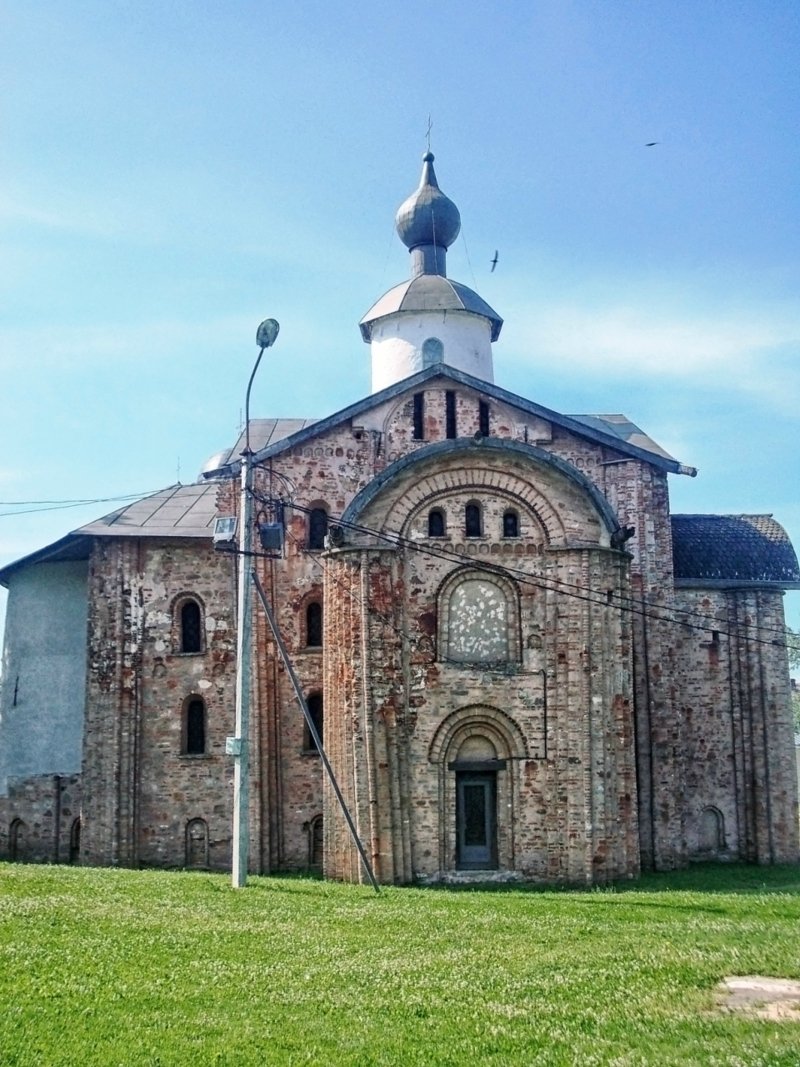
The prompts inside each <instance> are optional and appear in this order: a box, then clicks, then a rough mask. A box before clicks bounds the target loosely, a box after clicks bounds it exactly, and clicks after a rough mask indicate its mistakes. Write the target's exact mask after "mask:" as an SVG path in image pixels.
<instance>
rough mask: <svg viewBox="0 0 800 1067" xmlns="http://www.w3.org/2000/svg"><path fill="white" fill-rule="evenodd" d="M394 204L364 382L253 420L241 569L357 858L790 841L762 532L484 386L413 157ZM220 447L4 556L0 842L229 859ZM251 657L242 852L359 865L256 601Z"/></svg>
mask: <svg viewBox="0 0 800 1067" xmlns="http://www.w3.org/2000/svg"><path fill="white" fill-rule="evenodd" d="M396 226H397V233H398V236H399V237H400V240H401V241H402V242H403V243H404V244H405V245H406V246H407V248H408V249H409V252H410V260H411V264H410V277H409V278H408V279H407V280H406V281H403V282H401V283H400V284H399V285H397V286H395V287H394V288H392V289H390V290H389V292H387V293H385V294H384V295H383V296H382V297H380V299H379V300H378V301H377V302H376V303H375V304H374V305H373V306H372V307H371V308H370V310H369V311H368V312H367V313H366V315H365V316H364V318H363V319H362V320H361V323H360V324H359V325H360V330H361V335H362V338H363V340H364V342H366V343H367V344H368V345H369V348H370V353H371V361H372V392H371V394H370V395H369V396H367V397H365V398H363V399H361V400H358V401H357V402H355V403H353V404H351V405H350V406H349V407H347V408H345V409H344V410H342V411H339V412H336V413H334V414H332V415H329V416H327V417H325V418H322V419H319V420H316V421H312V420H303V419H297V420H288V419H254V420H252V421H251V422H250V425H249V441H250V445H251V448H252V450H253V453H254V454H253V464H254V471H253V475H254V489H253V513H254V523H255V527H256V529H255V532H254V543H255V544H256V545H259V546H260V544H261V542H260V540H259V536H258V534H259V531H260V530H261V528H262V527H264V526H269V527H270V528H271V530H272V532H273V533H274V531H275V529H276V528H277V529H278V531H279V534H280V536H279V541H282V547H281V548H280V550H279V551H261V550H260V548H259V552H258V554H257V555H256V556H254V568H255V571H256V574H257V576H258V579H259V582H260V583H261V586H262V587H263V590H264V591H265V594H266V597H267V598H268V600H269V602H270V603H271V605H272V607H273V610H274V613H275V616H276V619H277V624H278V627H279V629H280V633H281V636H282V638H283V641H284V642H285V644H286V646H287V649H288V654H289V657H290V660H291V663H292V666H293V668H294V671H295V673H296V675H297V677H298V679H299V681H300V685H301V687H302V691H303V694H304V696H305V699H306V702H307V705H308V709H309V712H310V715H311V718H312V720H313V722H314V723H315V725H316V727H317V730H318V732H319V734H320V735H321V738H322V742H323V747H324V750H325V752H326V754H327V756H328V758H329V760H330V763H331V766H332V768H333V770H334V772H335V775H336V779H337V781H338V783H339V786H340V788H341V792H342V794H343V796H344V799H345V801H346V803H347V806H348V809H349V811H350V813H351V815H352V818H353V821H354V824H355V826H356V828H357V831H358V835H359V837H360V839H361V841H362V842H363V844H364V848H365V850H366V854H367V855H368V857H369V860H370V863H371V866H372V868H373V870H374V872H375V875H376V877H377V879H378V880H379V881H381V882H384V883H413V882H417V881H419V882H432V881H470V880H473V881H488V880H515V879H516V880H520V881H531V882H539V883H576V884H589V883H595V882H598V883H601V882H607V881H609V880H612V879H621V878H627V877H634V876H636V875H637V874H638V873H639V872H640V871H641V870H642V869H643V868H645V869H655V870H669V869H673V868H676V867H680V866H683V865H685V864H687V863H688V862H690V861H692V860H695V859H704V860H709V859H715V860H720V861H724V860H734V859H738V860H746V861H751V862H754V863H760V864H771V863H788V862H796V861H797V860H798V859H799V858H800V853H799V852H798V807H797V776H796V769H795V756H794V742H793V730H792V721H791V712H790V692H789V677H788V668H787V658H786V648H785V640H784V614H783V600H782V597H783V592H784V591H785V590H787V589H798V588H800V569H798V562H797V557H796V555H795V553H794V550H793V548H792V546H791V544H790V542H789V540H788V538H787V536H786V534H785V532H784V530H783V529H782V528H781V526H780V525H779V524H778V523H777V522H776V521H775V520H774V519H773V518H772V516H771V515H750V514H740V515H708V514H694V515H672V514H671V513H670V507H669V490H668V479H669V476H670V475H672V476H675V477H686V476H691V475H693V474H694V473H695V472H694V471H693V470H692V469H691V468H688V467H685V466H683V465H682V464H681V463H679V462H678V461H677V460H676V459H674V458H673V457H672V456H670V455H668V454H667V453H666V452H665V451H664V450H663V449H662V448H660V447H659V446H658V445H657V444H656V443H655V442H654V441H653V440H651V438H650V437H648V436H647V434H646V433H644V432H643V431H642V430H640V429H639V428H638V427H637V426H636V425H634V424H633V423H632V422H630V421H629V420H628V419H627V418H626V417H625V416H623V415H602V416H601V415H564V414H560V413H559V412H556V411H553V410H550V409H549V408H546V407H544V406H543V405H542V404H541V403H539V402H538V401H536V400H532V399H526V398H524V397H521V396H517V395H515V394H513V393H510V392H508V391H507V390H505V389H503V388H502V387H501V386H498V385H495V384H494V368H493V352H492V344H493V342H494V341H496V340H497V338H498V336H499V334H500V331H501V328H502V325H503V323H502V319H501V318H500V316H499V315H498V314H497V312H496V311H494V310H493V309H492V308H491V307H490V306H489V305H488V304H487V303H486V302H485V301H484V300H483V299H482V298H481V297H480V296H479V295H478V294H477V293H475V292H473V290H471V289H469V288H468V287H467V286H465V285H463V284H461V283H459V282H457V281H454V280H452V279H450V278H448V277H447V272H446V255H447V249H448V247H449V246H451V245H452V243H453V242H454V241H455V239H456V237H457V235H458V233H459V229H460V217H459V212H458V209H457V208H456V205H455V204H454V203H453V202H452V201H451V200H450V199H449V198H448V197H447V196H445V195H444V193H443V192H442V191H441V190H440V189H439V186H438V183H437V179H436V175H435V173H434V168H433V156H432V155H431V154H430V153H428V154H426V155H425V157H424V161H423V169H422V177H421V180H420V184H419V187H418V188H417V189H416V191H415V192H414V193H413V194H412V195H411V196H410V197H409V198H408V199H407V200H406V201H405V202H404V203H403V204H402V205H401V207H400V208H399V210H398V212H397V218H396ZM244 447H245V435H244V434H243V435H242V439H241V440H239V441H238V442H237V443H236V444H234V445H233V447H232V448H231V449H230V450H229V451H227V452H225V453H222V454H221V455H217V456H215V457H212V459H211V461H210V462H209V463H208V464H207V466H206V469H205V471H204V473H203V475H202V476H201V477H200V479H199V480H198V481H197V482H196V483H194V484H191V485H173V486H171V487H169V488H167V489H165V490H163V491H161V492H159V493H156V494H155V495H153V496H149V497H147V498H145V499H142V500H138V501H136V502H135V503H133V504H130V505H128V506H126V507H123V508H121V509H120V510H119V511H116V512H114V513H113V514H110V515H106V516H105V517H103V518H101V519H99V520H97V521H96V522H92V523H89V524H88V525H86V526H83V527H81V528H80V529H78V530H76V531H74V532H73V533H70V534H68V535H67V536H66V537H64V538H62V539H61V540H59V541H57V542H56V543H54V544H51V545H49V546H47V547H46V548H43V549H41V550H40V551H37V552H34V553H33V554H32V555H29V556H27V557H26V558H24V559H21V560H19V561H18V562H15V563H12V564H10V565H8V566H6V567H5V568H4V569H2V570H0V582H2V584H3V585H5V586H6V587H7V588H8V590H9V599H8V612H7V621H6V634H5V644H4V652H3V684H2V696H1V697H0V858H4V859H12V860H20V861H40V862H53V863H68V862H72V863H82V864H94V865H104V866H117V865H119V866H128V867H149V866H155V867H190V868H203V869H213V870H227V869H230V866H231V861H232V818H233V760H232V757H231V756H230V755H228V754H227V751H226V748H227V747H230V746H228V745H226V742H227V739H229V738H231V737H232V736H233V735H234V732H235V723H234V706H235V682H236V663H237V647H236V639H237V621H236V619H237V565H238V546H239V545H241V543H242V542H241V537H242V534H241V529H240V528H239V529H238V530H237V524H238V526H239V527H240V525H241V524H240V522H239V518H240V517H239V516H238V500H239V477H240V464H241V458H240V457H241V454H242V451H243V448H244ZM251 659H252V677H251V709H250V734H249V738H248V739H247V740H248V743H249V755H250V793H249V805H250V809H249V826H250V835H251V844H250V870H251V871H253V872H258V873H269V872H278V871H318V872H322V873H324V875H325V876H326V877H330V878H336V879H343V880H350V881H359V880H362V879H364V877H365V872H364V869H363V865H362V864H361V862H360V860H359V855H358V852H357V851H356V849H355V847H354V844H353V841H352V839H351V836H350V834H349V832H348V827H347V825H346V822H345V820H344V818H343V815H342V812H341V809H340V806H339V804H338V803H337V800H336V797H335V796H334V793H333V790H332V788H331V786H330V784H329V782H328V780H327V778H326V777H325V776H324V774H323V767H322V761H321V759H320V755H319V752H318V750H317V747H316V745H315V743H314V740H313V738H312V736H311V733H310V731H309V729H308V727H307V725H306V722H305V719H304V717H303V715H302V714H301V711H300V708H299V706H298V702H297V699H296V696H295V693H294V690H293V687H292V682H291V678H290V676H289V672H288V671H287V670H286V668H285V665H284V663H283V661H282V659H281V657H280V656H279V654H278V648H277V646H276V642H275V641H274V639H273V635H272V633H271V631H270V629H269V628H268V626H267V622H266V619H265V617H264V613H263V611H262V609H261V606H260V604H259V601H258V599H257V598H254V606H253V616H252V656H251Z"/></svg>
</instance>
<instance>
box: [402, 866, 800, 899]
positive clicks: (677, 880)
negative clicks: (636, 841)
mask: <svg viewBox="0 0 800 1067" xmlns="http://www.w3.org/2000/svg"><path fill="white" fill-rule="evenodd" d="M416 888H418V889H424V890H425V891H427V892H433V893H496V894H502V893H530V894H553V893H559V894H560V893H564V894H572V895H576V894H597V895H601V896H605V895H614V894H617V893H620V894H628V893H654V894H655V893H675V892H690V893H708V894H714V893H719V894H731V893H733V894H738V895H763V894H773V893H774V894H777V893H784V894H788V895H790V896H800V865H786V866H776V867H761V866H757V865H755V864H747V863H693V864H692V865H691V866H690V867H687V868H685V869H684V870H679V871H666V872H663V873H653V872H648V873H646V874H643V875H642V876H641V877H640V878H636V879H625V880H624V881H619V882H610V883H607V884H605V885H594V886H588V885H575V884H564V885H540V884H533V883H524V882H488V881H487V882H477V881H476V882H470V883H468V884H463V883H462V884H458V883H454V884H442V883H433V884H428V885H419V886H417V887H416Z"/></svg>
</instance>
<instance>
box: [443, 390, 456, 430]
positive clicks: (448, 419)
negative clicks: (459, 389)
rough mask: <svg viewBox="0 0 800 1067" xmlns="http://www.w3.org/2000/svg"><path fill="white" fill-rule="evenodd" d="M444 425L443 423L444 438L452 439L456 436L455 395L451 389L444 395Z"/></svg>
mask: <svg viewBox="0 0 800 1067" xmlns="http://www.w3.org/2000/svg"><path fill="white" fill-rule="evenodd" d="M444 423H445V436H446V437H450V438H453V437H455V436H456V394H455V393H454V392H453V390H452V389H448V390H447V392H446V393H445V394H444Z"/></svg>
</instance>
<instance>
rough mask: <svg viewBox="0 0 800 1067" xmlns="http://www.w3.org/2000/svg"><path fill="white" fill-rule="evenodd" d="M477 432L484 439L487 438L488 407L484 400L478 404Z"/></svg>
mask: <svg viewBox="0 0 800 1067" xmlns="http://www.w3.org/2000/svg"><path fill="white" fill-rule="evenodd" d="M478 430H479V431H480V433H482V434H483V436H484V437H488V436H489V405H488V404H487V403H486V401H485V400H481V401H479V403H478Z"/></svg>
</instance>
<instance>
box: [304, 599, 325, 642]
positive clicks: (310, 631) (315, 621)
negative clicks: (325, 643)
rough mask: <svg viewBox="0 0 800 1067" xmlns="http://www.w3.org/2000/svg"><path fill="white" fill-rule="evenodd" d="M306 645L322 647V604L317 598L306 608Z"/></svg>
mask: <svg viewBox="0 0 800 1067" xmlns="http://www.w3.org/2000/svg"><path fill="white" fill-rule="evenodd" d="M306 646H307V647H308V648H322V604H321V603H320V602H319V601H318V600H313V601H312V602H311V603H310V604H309V605H308V607H307V608H306Z"/></svg>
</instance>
